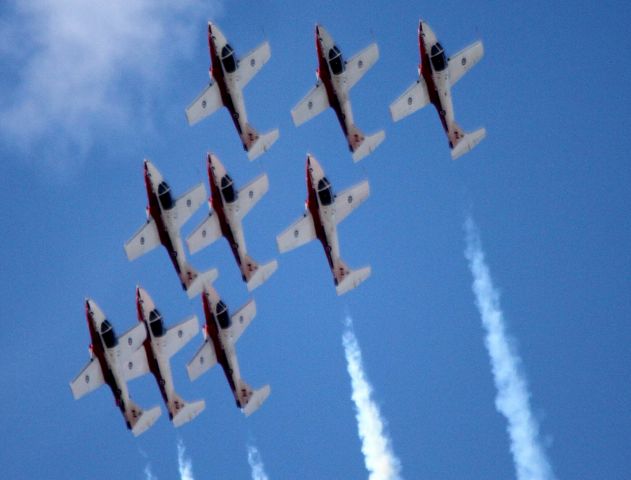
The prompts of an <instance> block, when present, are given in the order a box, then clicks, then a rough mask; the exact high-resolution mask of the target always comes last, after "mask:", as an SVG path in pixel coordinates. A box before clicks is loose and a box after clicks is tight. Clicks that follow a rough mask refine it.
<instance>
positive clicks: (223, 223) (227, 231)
mask: <svg viewBox="0 0 631 480" xmlns="http://www.w3.org/2000/svg"><path fill="white" fill-rule="evenodd" d="M226 173H227V172H226ZM208 181H209V183H210V204H211V206H212V209H213V210H214V211H215V214H216V215H217V219H218V220H219V225H220V227H221V234H222V235H223V236H224V238H225V239H226V240H227V241H228V244H229V245H230V250H232V254H233V255H234V258H235V260H236V261H237V265H238V266H239V269H240V270H241V276H242V277H243V280H244V281H245V280H246V279H245V275H244V274H243V270H242V260H241V255H239V246H238V245H237V241H236V239H235V238H234V233H233V232H232V229H231V228H230V225H229V224H228V219H227V218H226V211H225V210H224V205H223V197H222V196H221V191H220V190H219V187H218V186H217V183H218V182H217V178H216V177H215V173H214V172H213V167H212V160H211V159H210V155H209V156H208ZM233 185H234V184H233Z"/></svg>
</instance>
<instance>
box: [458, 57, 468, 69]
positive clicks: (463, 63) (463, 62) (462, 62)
mask: <svg viewBox="0 0 631 480" xmlns="http://www.w3.org/2000/svg"><path fill="white" fill-rule="evenodd" d="M460 63H461V64H462V66H463V67H464V66H465V65H466V64H467V57H462V61H461V62H460Z"/></svg>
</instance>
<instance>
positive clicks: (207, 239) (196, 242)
mask: <svg viewBox="0 0 631 480" xmlns="http://www.w3.org/2000/svg"><path fill="white" fill-rule="evenodd" d="M219 237H221V225H220V224H219V219H218V218H217V214H216V213H215V212H213V211H212V210H211V211H210V213H209V214H208V216H207V217H206V218H205V219H204V221H203V222H202V223H200V224H199V226H198V227H197V228H196V229H195V230H193V233H191V234H190V235H189V236H188V238H187V239H186V246H187V247H188V250H189V252H191V253H195V252H199V251H200V250H201V249H202V248H204V247H207V246H208V245H210V244H211V243H213V242H214V241H215V240H217V239H218V238H219Z"/></svg>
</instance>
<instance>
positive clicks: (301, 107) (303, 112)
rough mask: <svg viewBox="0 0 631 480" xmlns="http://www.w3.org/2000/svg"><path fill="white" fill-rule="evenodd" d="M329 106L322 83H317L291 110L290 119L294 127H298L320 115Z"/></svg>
mask: <svg viewBox="0 0 631 480" xmlns="http://www.w3.org/2000/svg"><path fill="white" fill-rule="evenodd" d="M328 106H329V98H328V97H327V95H326V88H324V85H322V83H320V82H318V83H317V84H316V86H315V87H313V88H312V89H311V90H309V93H307V95H306V96H305V98H303V99H302V100H300V102H299V103H298V105H296V106H295V107H294V108H293V109H292V110H291V118H292V119H293V121H294V125H296V126H299V125H302V124H303V123H305V122H306V121H307V120H311V119H312V118H313V117H315V116H316V115H318V114H320V113H322V112H323V111H324V110H326V108H327V107H328Z"/></svg>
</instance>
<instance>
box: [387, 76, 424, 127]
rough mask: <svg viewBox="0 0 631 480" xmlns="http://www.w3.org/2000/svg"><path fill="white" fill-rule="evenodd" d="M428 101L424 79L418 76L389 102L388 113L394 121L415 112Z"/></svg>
mask: <svg viewBox="0 0 631 480" xmlns="http://www.w3.org/2000/svg"><path fill="white" fill-rule="evenodd" d="M428 103H429V94H428V93H427V85H426V84H425V80H423V79H422V78H419V79H418V80H417V81H416V82H414V83H413V84H412V85H410V86H409V87H408V89H407V90H406V91H405V92H404V93H403V95H401V96H400V97H399V98H397V99H396V100H395V101H394V102H392V103H391V104H390V115H392V120H394V121H395V122H397V121H399V120H401V119H402V118H404V117H407V116H408V115H410V114H412V113H414V112H416V111H417V110H418V109H419V108H423V107H424V106H425V105H427V104H428Z"/></svg>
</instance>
